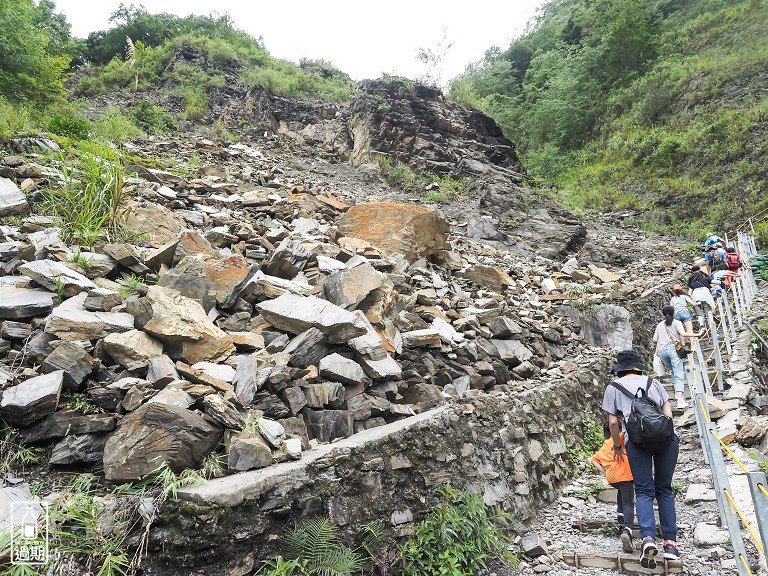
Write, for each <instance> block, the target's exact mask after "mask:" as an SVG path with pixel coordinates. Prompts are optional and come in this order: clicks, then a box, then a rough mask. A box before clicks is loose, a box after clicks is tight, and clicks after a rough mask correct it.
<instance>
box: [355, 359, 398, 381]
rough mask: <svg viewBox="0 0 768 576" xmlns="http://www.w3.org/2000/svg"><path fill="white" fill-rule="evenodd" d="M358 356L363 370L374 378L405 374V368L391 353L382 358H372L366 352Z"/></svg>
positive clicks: (395, 376)
mask: <svg viewBox="0 0 768 576" xmlns="http://www.w3.org/2000/svg"><path fill="white" fill-rule="evenodd" d="M356 358H357V361H358V363H359V364H360V366H362V368H363V371H364V372H365V373H366V374H367V375H368V376H369V377H370V378H372V379H373V380H383V379H385V378H400V377H401V376H402V375H403V369H402V368H401V367H400V365H399V364H398V363H397V362H396V361H395V359H394V358H392V357H391V356H390V355H389V354H387V355H386V356H385V357H384V358H383V359H382V360H371V359H370V358H369V357H368V356H367V355H365V354H359V355H358V356H356Z"/></svg>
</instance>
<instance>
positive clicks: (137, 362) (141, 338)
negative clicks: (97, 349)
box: [104, 330, 163, 371]
mask: <svg viewBox="0 0 768 576" xmlns="http://www.w3.org/2000/svg"><path fill="white" fill-rule="evenodd" d="M104 350H106V351H107V354H109V355H110V356H111V357H112V359H113V360H114V361H115V362H117V363H118V364H120V365H121V366H123V367H124V368H125V369H126V370H131V371H135V370H142V369H144V368H146V367H147V365H148V364H149V361H150V360H151V359H152V358H156V357H159V356H160V355H161V354H162V353H163V345H162V344H160V342H158V341H157V340H155V339H154V338H152V337H151V336H149V335H147V334H145V333H144V332H142V331H141V330H128V331H127V332H119V333H113V334H108V335H107V337H106V338H104Z"/></svg>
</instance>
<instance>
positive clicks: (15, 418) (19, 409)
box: [0, 370, 64, 427]
mask: <svg viewBox="0 0 768 576" xmlns="http://www.w3.org/2000/svg"><path fill="white" fill-rule="evenodd" d="M63 386H64V371H63V370H58V371H56V372H51V373H50V374H44V375H42V376H35V377H34V378H29V379H28V380H25V381H24V382H22V383H21V384H19V385H17V386H14V387H13V388H8V389H7V390H4V391H3V397H2V399H1V400H0V416H2V418H3V420H5V421H6V422H7V423H8V424H10V425H12V426H16V427H24V426H29V425H30V424H32V422H35V421H37V420H40V419H41V418H44V417H45V416H47V415H48V414H52V413H53V412H54V411H55V410H56V407H57V406H58V405H59V397H60V396H61V389H62V387H63Z"/></svg>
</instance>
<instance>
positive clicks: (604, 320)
mask: <svg viewBox="0 0 768 576" xmlns="http://www.w3.org/2000/svg"><path fill="white" fill-rule="evenodd" d="M564 310H565V312H566V313H567V314H568V315H569V316H570V317H571V318H572V319H573V320H574V321H575V322H577V323H578V324H579V326H581V332H582V334H584V340H585V341H586V342H587V344H590V345H592V346H596V347H598V348H613V349H614V350H627V349H629V348H632V334H633V333H632V322H631V315H630V313H629V310H627V309H626V308H623V307H621V306H616V305H615V304H599V305H598V306H596V307H595V310H594V312H582V311H579V310H576V309H575V308H573V307H570V306H566V307H564Z"/></svg>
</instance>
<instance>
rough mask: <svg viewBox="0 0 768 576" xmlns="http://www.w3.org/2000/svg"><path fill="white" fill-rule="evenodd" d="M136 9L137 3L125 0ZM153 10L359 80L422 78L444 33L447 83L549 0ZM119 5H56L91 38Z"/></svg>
mask: <svg viewBox="0 0 768 576" xmlns="http://www.w3.org/2000/svg"><path fill="white" fill-rule="evenodd" d="M123 1H124V2H125V4H130V3H131V0H123ZM134 3H135V4H137V5H139V4H141V5H143V6H144V7H145V8H146V9H147V10H148V11H149V12H151V13H159V12H169V13H172V14H176V15H179V16H187V15H188V14H190V13H193V14H205V15H207V14H210V13H211V12H218V13H219V14H223V13H228V14H229V15H230V16H231V17H232V18H233V20H234V22H235V25H236V26H237V27H238V28H241V29H243V30H245V31H246V32H248V33H250V34H252V35H253V36H255V37H259V36H261V37H262V38H263V39H264V44H265V45H266V47H267V50H269V52H270V54H272V55H273V56H275V57H278V58H284V59H287V60H293V61H295V62H298V60H299V59H300V58H302V57H307V58H314V59H324V60H328V61H330V62H332V63H333V64H334V65H335V66H336V67H337V68H339V69H341V70H343V71H344V72H346V73H347V74H349V75H350V76H351V77H352V78H353V79H354V80H363V79H366V78H378V77H379V76H381V74H382V73H384V72H386V73H389V74H398V75H402V76H406V77H409V78H416V77H418V76H420V75H422V74H424V73H425V72H426V69H425V66H424V65H423V64H421V63H420V62H418V61H417V60H416V52H417V50H418V49H419V48H431V49H435V48H436V47H437V45H438V43H439V42H440V41H441V40H442V38H443V31H444V30H445V31H446V37H447V39H448V41H449V42H453V43H454V45H453V47H452V48H451V49H450V50H449V51H448V54H447V56H446V59H445V64H444V66H443V70H442V79H443V82H444V83H445V82H446V81H447V80H449V79H450V78H453V77H454V76H456V75H457V74H460V73H461V72H463V71H464V67H465V66H466V65H467V64H470V63H472V62H475V61H477V60H479V59H480V58H482V56H483V54H484V53H485V51H486V50H487V49H488V48H490V47H491V46H499V47H501V48H506V47H507V46H508V45H509V43H510V42H511V40H513V39H514V38H516V37H517V36H520V34H521V33H522V32H523V31H524V30H525V26H526V24H527V22H528V20H530V19H531V18H532V17H533V16H534V15H535V14H536V10H537V8H538V7H539V6H541V5H542V4H544V3H545V2H544V0H476V1H474V2H471V1H462V2H459V1H458V0H442V1H440V0H410V1H406V0H383V1H379V2H376V3H373V2H365V1H363V2H361V1H357V2H355V1H353V0H268V1H265V0H218V2H211V1H210V0H135V2H134ZM119 4H120V0H57V1H56V7H57V9H58V11H60V12H64V13H65V14H66V15H67V19H68V20H69V22H70V24H72V34H73V35H74V36H77V37H80V38H85V37H86V36H87V35H88V34H89V33H90V32H93V31H96V30H103V29H106V28H107V27H108V26H109V16H110V15H111V14H112V13H113V12H114V11H115V9H116V8H117V7H118V6H119Z"/></svg>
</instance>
